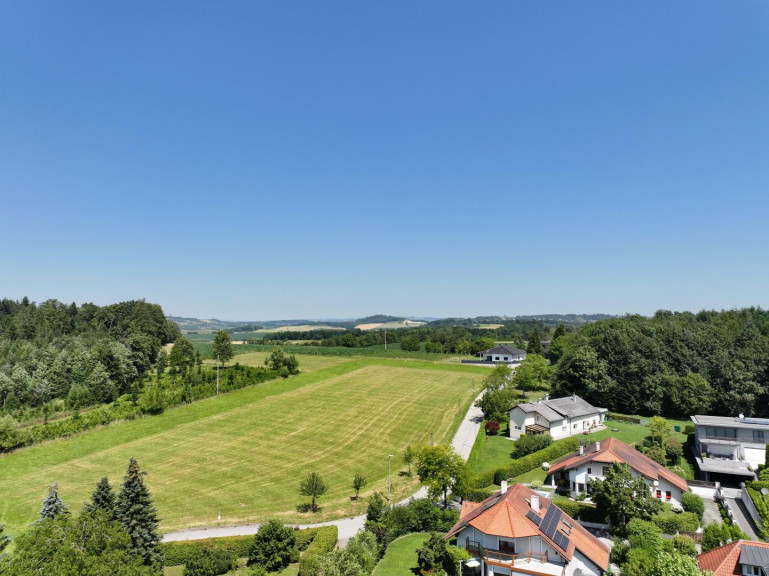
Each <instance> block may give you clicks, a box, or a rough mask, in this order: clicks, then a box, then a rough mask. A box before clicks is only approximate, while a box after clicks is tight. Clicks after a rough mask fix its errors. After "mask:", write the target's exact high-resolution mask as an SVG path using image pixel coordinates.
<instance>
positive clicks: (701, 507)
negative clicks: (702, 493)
mask: <svg viewBox="0 0 769 576" xmlns="http://www.w3.org/2000/svg"><path fill="white" fill-rule="evenodd" d="M681 505H682V506H683V507H684V510H686V511H687V512H694V513H695V514H696V515H697V516H698V517H699V519H700V520H702V516H703V515H704V514H705V503H704V502H703V501H702V498H700V497H699V496H697V495H696V494H694V493H693V492H684V495H683V497H682V498H681Z"/></svg>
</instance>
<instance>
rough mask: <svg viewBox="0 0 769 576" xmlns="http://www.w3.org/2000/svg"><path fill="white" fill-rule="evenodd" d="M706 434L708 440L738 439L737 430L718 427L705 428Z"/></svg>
mask: <svg viewBox="0 0 769 576" xmlns="http://www.w3.org/2000/svg"><path fill="white" fill-rule="evenodd" d="M705 434H706V435H707V437H708V438H727V439H734V438H737V429H736V428H718V427H716V426H708V427H706V428H705Z"/></svg>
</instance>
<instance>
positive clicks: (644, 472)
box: [548, 438, 689, 492]
mask: <svg viewBox="0 0 769 576" xmlns="http://www.w3.org/2000/svg"><path fill="white" fill-rule="evenodd" d="M600 444H601V446H600V448H599V449H598V450H596V445H595V444H591V445H590V446H586V447H585V453H584V454H582V455H580V454H579V452H577V453H576V454H572V455H571V456H566V457H564V458H561V459H560V460H556V461H555V462H554V463H553V465H552V466H551V467H550V469H549V470H548V474H553V473H555V472H561V471H564V472H565V471H566V470H571V469H572V468H576V467H577V466H582V465H583V464H587V463H588V462H600V463H610V462H621V463H624V464H628V465H629V466H630V467H631V468H632V469H633V470H635V471H636V472H638V473H639V474H640V475H641V476H644V477H646V478H648V479H649V480H659V479H660V478H663V479H665V480H667V481H668V482H670V483H671V484H672V485H673V486H675V487H676V488H679V489H680V490H681V491H682V492H688V491H689V487H688V486H687V485H686V480H684V479H683V478H681V477H680V476H679V475H678V474H674V473H673V472H671V471H670V470H668V469H667V468H665V467H664V466H662V465H661V464H658V463H657V462H655V461H654V460H652V459H651V458H649V457H648V456H647V455H646V454H641V453H640V452H639V451H638V450H636V449H635V448H633V447H632V446H628V445H627V444H625V443H624V442H622V441H621V440H617V439H616V438H607V439H606V440H603V441H601V443H600Z"/></svg>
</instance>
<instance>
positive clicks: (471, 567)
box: [446, 482, 609, 576]
mask: <svg viewBox="0 0 769 576" xmlns="http://www.w3.org/2000/svg"><path fill="white" fill-rule="evenodd" d="M453 536H456V537H457V546H460V547H462V548H464V549H465V550H467V551H468V552H469V553H470V555H471V556H472V559H471V560H468V561H466V562H465V563H464V566H465V569H463V571H462V572H463V574H466V575H467V574H468V573H472V574H473V576H494V575H495V574H498V575H500V576H513V575H534V576H600V575H602V574H603V573H604V572H605V571H606V570H607V568H608V566H609V548H608V547H607V546H606V545H604V544H603V543H601V542H600V541H599V540H598V539H597V538H596V537H595V536H593V535H592V534H590V533H589V532H588V531H587V530H585V529H584V528H583V527H582V526H580V525H579V524H578V523H577V522H576V521H575V520H573V519H572V518H571V517H570V516H568V515H567V514H564V513H563V512H562V511H561V510H560V509H559V508H558V507H557V506H555V505H554V504H551V503H550V501H549V500H548V499H547V498H544V497H540V495H539V494H538V493H537V492H534V491H533V490H531V489H530V488H527V487H526V486H524V485H523V484H514V485H513V486H512V487H511V488H510V489H509V490H508V489H507V483H506V482H503V483H502V490H501V491H500V492H498V493H496V494H495V495H494V496H491V497H489V498H487V499H486V500H484V501H483V502H479V503H476V502H468V501H465V502H463V503H462V511H461V512H460V514H459V521H458V522H457V523H456V524H455V525H454V527H453V528H452V529H451V530H449V532H448V534H447V536H446V538H451V537H453Z"/></svg>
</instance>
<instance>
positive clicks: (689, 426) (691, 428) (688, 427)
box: [684, 423, 694, 436]
mask: <svg viewBox="0 0 769 576" xmlns="http://www.w3.org/2000/svg"><path fill="white" fill-rule="evenodd" d="M684 434H686V435H687V436H688V435H689V434H694V424H693V423H689V424H685V425H684Z"/></svg>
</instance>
